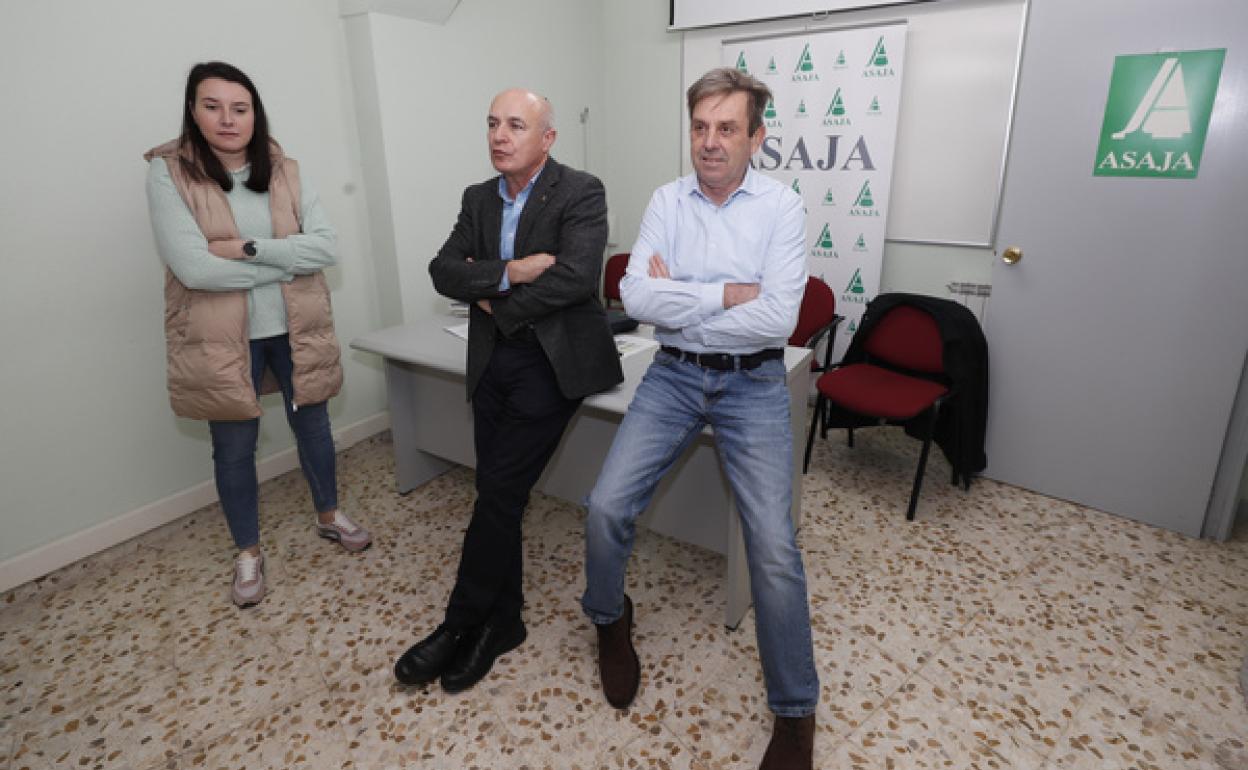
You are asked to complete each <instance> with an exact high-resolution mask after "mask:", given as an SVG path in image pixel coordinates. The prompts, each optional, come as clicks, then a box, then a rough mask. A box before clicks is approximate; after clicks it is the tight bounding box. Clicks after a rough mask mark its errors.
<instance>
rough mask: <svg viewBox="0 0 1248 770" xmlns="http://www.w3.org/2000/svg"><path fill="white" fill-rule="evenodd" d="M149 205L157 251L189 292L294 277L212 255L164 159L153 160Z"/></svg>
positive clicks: (250, 285)
mask: <svg viewBox="0 0 1248 770" xmlns="http://www.w3.org/2000/svg"><path fill="white" fill-rule="evenodd" d="M147 205H148V211H149V212H150V214H151V219H152V232H153V234H154V235H155V236H156V251H157V253H159V254H160V258H161V259H162V260H164V262H165V264H166V265H168V266H169V269H170V270H172V271H173V274H174V275H175V276H177V278H178V280H179V281H181V282H182V284H183V285H184V286H186V287H187V288H189V289H198V290H201V291H237V290H246V289H252V288H255V287H256V286H263V285H265V284H270V283H276V282H278V281H283V280H288V279H289V278H290V277H291V274H290V273H289V272H288V271H287V270H284V269H282V268H280V267H273V266H271V265H262V264H254V263H250V262H243V261H241V260H237V259H227V258H223V257H219V256H217V255H216V254H214V253H212V251H210V249H209V244H208V239H207V238H205V237H204V234H203V232H201V231H200V229H199V224H198V223H196V221H195V217H194V215H192V214H191V210H190V209H189V208H187V206H186V202H185V201H183V200H182V196H181V195H179V194H178V191H177V188H176V187H175V186H174V184H173V180H172V179H171V178H170V176H169V169H168V167H167V166H166V165H165V161H164V159H162V158H153V159H152V161H151V164H150V165H149V167H148V172H147Z"/></svg>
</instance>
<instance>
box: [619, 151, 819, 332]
mask: <svg viewBox="0 0 1248 770" xmlns="http://www.w3.org/2000/svg"><path fill="white" fill-rule="evenodd" d="M653 254H658V255H659V256H660V257H661V258H662V259H663V262H664V263H665V264H666V265H667V270H668V273H669V274H670V275H671V278H651V277H650V274H649V264H650V256H651V255H653ZM727 283H757V284H759V285H760V292H759V295H758V297H757V298H756V299H754V300H752V301H750V302H746V303H743V304H740V305H737V306H735V307H733V308H729V309H727V310H725V309H724V284H727ZM805 290H806V211H805V208H804V207H803V205H802V199H801V197H800V196H799V195H798V194H797V193H795V192H793V191H792V190H791V189H789V188H788V187H786V186H785V185H783V184H781V183H779V182H777V181H776V180H774V179H771V178H769V177H766V176H763V175H762V174H760V173H758V172H757V171H755V170H754V169H752V168H750V169H747V170H746V173H745V179H744V180H742V183H741V186H740V187H739V188H737V190H736V191H735V192H733V193H732V195H731V196H729V198H728V200H726V201H724V204H723V205H722V206H716V205H715V204H714V203H712V202H711V200H710V199H709V198H707V197H706V195H704V194H703V193H702V190H701V189H700V188H699V187H698V181H697V177H696V175H694V174H690V175H689V176H686V177H682V178H680V179H677V180H676V181H674V182H671V183H669V184H666V185H664V186H662V187H660V188H659V189H658V190H656V191H655V193H654V195H653V196H651V198H650V205H649V206H648V207H647V208H646V213H645V216H643V217H642V220H641V231H640V232H639V233H638V236H637V242H636V243H635V244H634V245H633V250H632V256H631V257H630V258H629V260H628V270H627V271H626V272H625V274H624V278H623V279H622V280H621V281H620V296H621V298H622V299H623V300H624V309H625V310H626V311H627V312H628V314H629V315H630V316H631V317H633V318H635V319H637V320H638V321H642V322H644V323H651V324H654V326H655V334H654V336H655V339H657V340H658V341H659V342H660V343H661V344H664V345H672V346H675V347H678V348H682V349H684V350H692V351H697V352H701V353H705V352H716V353H731V354H734V355H743V354H746V353H754V352H757V351H759V350H762V349H763V348H779V347H784V345H785V343H786V342H787V340H788V338H789V335H790V334H792V333H793V328H794V327H795V326H796V325H797V313H798V309H799V308H800V307H801V304H802V294H803V292H805Z"/></svg>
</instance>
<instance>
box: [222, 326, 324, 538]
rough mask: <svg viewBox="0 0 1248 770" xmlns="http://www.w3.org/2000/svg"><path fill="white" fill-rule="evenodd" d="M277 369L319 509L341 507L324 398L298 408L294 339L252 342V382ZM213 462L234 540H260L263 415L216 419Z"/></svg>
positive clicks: (257, 385)
mask: <svg viewBox="0 0 1248 770" xmlns="http://www.w3.org/2000/svg"><path fill="white" fill-rule="evenodd" d="M266 368H268V369H271V370H273V374H274V375H276V376H277V384H278V385H279V386H280V387H281V389H282V400H283V401H285V404H286V421H287V422H288V423H290V428H291V430H292V431H294V433H295V444H296V445H297V446H298V448H299V465H300V466H302V468H303V477H304V478H305V479H307V482H308V489H309V490H310V491H311V493H312V504H313V505H314V506H315V507H316V510H317V512H318V513H325V512H328V511H332V510H335V509H336V508H337V507H338V478H337V471H336V468H335V463H334V437H333V434H332V433H331V432H330V428H329V410H328V409H327V408H326V405H325V404H326V402H324V401H322V402H321V403H319V404H305V405H301V406H300V407H299V408H298V409H295V408H294V406H293V404H294V393H295V390H294V385H293V384H292V383H291V375H292V374H293V373H294V363H293V362H292V361H291V358H290V339H289V337H288V336H287V335H285V334H282V335H280V336H277V337H266V338H264V339H258V340H252V341H251V381H252V384H253V385H254V386H255V388H256V392H257V393H259V392H260V380H261V379H262V378H263V376H264V370H265V369H266ZM208 429H209V431H210V432H211V433H212V465H213V471H214V474H213V475H214V476H215V478H216V482H217V494H218V496H219V497H220V498H221V509H222V510H223V511H224V512H225V521H226V523H227V524H229V527H230V535H231V536H232V537H233V538H234V545H235V546H237V547H238V549H239V550H240V551H241V550H243V549H244V548H250V547H251V546H253V545H255V544H256V543H258V542H259V541H260V507H259V499H258V498H259V483H258V480H257V478H256V439H257V438H258V437H259V434H260V420H259V418H256V419H253V420H212V421H210V422H209V423H208Z"/></svg>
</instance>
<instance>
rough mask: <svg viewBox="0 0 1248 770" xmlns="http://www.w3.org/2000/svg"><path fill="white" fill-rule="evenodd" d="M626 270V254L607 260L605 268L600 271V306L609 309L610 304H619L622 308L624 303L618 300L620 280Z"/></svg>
mask: <svg viewBox="0 0 1248 770" xmlns="http://www.w3.org/2000/svg"><path fill="white" fill-rule="evenodd" d="M627 269H628V252H627V251H625V252H622V253H620V254H612V255H611V256H610V258H608V259H607V264H606V267H604V268H603V269H602V304H603V305H605V306H606V307H611V302H612V301H615V302H619V303H620V305H621V306H622V305H623V304H624V301H623V300H621V299H620V279H621V278H623V277H624V271H625V270H627Z"/></svg>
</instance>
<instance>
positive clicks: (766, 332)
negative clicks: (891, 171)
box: [581, 67, 819, 770]
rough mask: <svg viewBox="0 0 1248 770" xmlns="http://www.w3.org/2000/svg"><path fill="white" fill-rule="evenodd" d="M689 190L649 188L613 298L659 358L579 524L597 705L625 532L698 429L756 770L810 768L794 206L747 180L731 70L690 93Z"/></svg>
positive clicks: (753, 146) (628, 662) (749, 102)
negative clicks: (769, 723) (796, 494)
mask: <svg viewBox="0 0 1248 770" xmlns="http://www.w3.org/2000/svg"><path fill="white" fill-rule="evenodd" d="M687 96H688V106H689V115H690V129H689V134H690V145H691V151H690V152H691V156H692V161H693V167H694V172H695V173H694V174H691V175H690V176H687V177H683V178H681V179H678V180H676V181H675V182H672V183H670V184H667V185H664V186H663V187H661V188H659V189H658V190H657V191H656V192H655V193H654V196H653V197H652V198H651V199H650V205H649V207H648V208H647V209H646V213H645V216H644V218H643V219H642V223H641V232H640V234H639V235H638V238H637V243H636V244H635V245H634V246H633V250H632V256H631V257H630V259H629V264H628V271H627V272H626V274H625V276H624V279H623V280H622V281H621V283H620V293H621V296H622V298H623V300H624V307H625V309H626V310H627V311H628V314H629V315H630V316H632V317H633V318H636V319H637V320H639V321H643V322H646V323H651V324H654V326H655V338H656V339H658V341H659V342H660V343H661V345H662V347H661V349H660V351H659V352H658V353H657V354H655V358H654V362H653V363H652V364H651V365H650V368H649V370H648V371H647V372H646V376H645V378H644V380H643V381H642V383H641V385H640V386H639V387H638V388H637V394H636V395H635V396H634V398H633V402H632V403H631V404H630V405H629V408H628V413H627V414H626V415H625V417H624V421H623V422H622V423H621V425H620V429H619V431H618V432H617V434H616V437H615V441H614V443H613V444H612V446H611V451H610V453H609V454H608V456H607V460H606V463H605V464H604V466H603V469H602V473H601V475H600V476H599V477H598V482H597V484H596V485H595V486H594V489H593V491H592V492H591V493H590V495H589V517H588V520H587V522H586V576H587V585H586V590H585V595H584V597H583V598H582V600H581V603H582V606H583V608H584V610H585V613H586V614H587V615H588V616H589V618H590V620H592V621H593V622H594V623H595V625H596V626H597V629H598V657H599V667H600V673H601V677H602V684H603V691H604V693H605V694H606V696H607V700H608V701H609V702H610V703H611V704H612V705H614V706H616V707H617V708H624V707H626V706H628V705H629V704H630V703H631V702H632V700H633V698H634V697H635V696H636V694H637V689H638V687H639V685H640V664H639V661H638V658H637V653H636V651H635V649H634V648H633V645H632V641H631V633H630V632H631V629H632V619H633V604H632V601H631V600H630V599H629V598H628V596H626V595H625V594H624V570H625V565H626V563H627V561H628V557H629V554H630V553H631V551H632V547H633V534H634V522H635V520H636V518H637V516H638V515H640V514H641V512H642V511H643V510H645V508H646V505H647V504H648V503H649V502H650V498H651V496H652V495H653V493H654V490H655V487H656V486H657V485H658V483H659V481H660V480H661V479H662V477H663V475H664V474H665V473H666V472H667V470H668V469H669V468H671V466H672V464H673V463H674V462H675V461H676V459H677V458H679V457H680V455H681V454H682V453H683V452H684V450H685V448H686V447H688V445H689V444H690V443H691V442H692V441H693V440H694V438H695V437H696V436H697V435H698V433H699V432H700V431H701V430H702V428H703V427H704V426H706V425H710V426H711V428H712V430H713V431H714V435H715V443H716V447H717V449H718V451H719V455H720V458H721V462H722V463H723V467H724V472H725V474H726V475H727V476H728V480H729V483H730V484H731V485H732V491H733V495H734V498H735V500H736V503H737V509H738V510H739V511H740V514H741V519H742V531H743V532H744V534H745V545H746V558H747V560H748V563H749V569H750V590H751V593H752V596H753V599H754V606H755V611H756V627H757V633H758V646H759V653H760V657H761V658H762V663H763V676H764V679H765V681H766V685H767V700H768V706H769V707H770V708H771V710H772V712H773V713H774V714H775V716H776V720H775V726H774V729H773V732H772V737H771V742H770V743H769V744H768V747H767V752H766V754H765V755H764V757H763V762H762V766H761V769H762V770H778V769H779V768H784V769H785V770H796V769H800V768H810V767H811V758H812V752H813V746H814V732H815V717H814V712H815V707H816V705H817V704H818V701H819V677H818V674H817V673H816V671H815V663H814V651H813V646H812V643H811V631H810V610H809V606H808V603H807V595H806V577H805V572H804V570H803V568H802V560H801V554H800V553H799V552H798V549H797V544H796V542H795V540H794V536H793V528H792V523H791V520H790V518H789V509H790V504H791V502H792V497H793V489H792V478H793V436H792V429H791V427H790V421H789V420H790V416H789V393H788V389H787V387H786V385H785V367H784V355H783V353H784V344H785V340H787V339H788V336H789V334H791V333H792V331H793V327H794V326H795V325H796V324H797V314H798V308H799V307H800V305H801V300H802V292H803V291H804V289H805V286H806V253H805V252H806V249H805V245H806V240H805V233H806V223H805V212H804V209H803V207H802V201H801V198H800V197H799V196H798V195H797V194H796V193H794V192H793V191H792V190H790V189H789V188H787V187H785V186H784V185H782V184H780V183H779V182H776V181H775V180H773V179H769V178H767V177H764V176H762V175H761V174H759V173H758V172H756V171H754V170H753V169H752V168H751V167H750V157H751V156H752V155H753V154H754V153H755V152H757V151H758V148H759V146H760V145H761V144H762V141H763V136H764V135H765V133H766V129H765V127H764V126H763V121H762V113H763V109H764V107H765V105H766V104H767V101H768V99H769V98H770V96H771V94H770V91H769V90H768V88H767V86H765V85H764V84H762V83H761V82H759V81H758V80H756V79H754V78H753V77H750V76H749V75H746V74H744V73H741V72H738V71H736V70H734V69H732V68H728V67H725V68H722V69H716V70H712V71H711V72H708V73H707V74H706V75H704V76H703V77H702V78H701V79H700V80H698V82H696V83H694V84H693V85H692V86H691V87H690V88H689V91H688V94H687Z"/></svg>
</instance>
